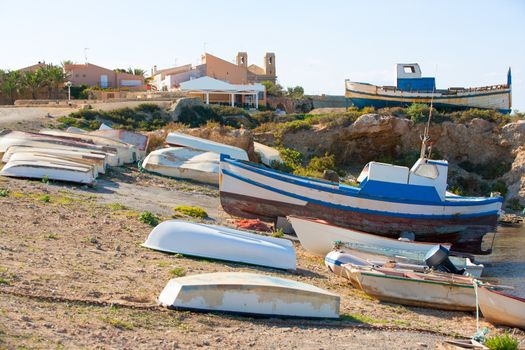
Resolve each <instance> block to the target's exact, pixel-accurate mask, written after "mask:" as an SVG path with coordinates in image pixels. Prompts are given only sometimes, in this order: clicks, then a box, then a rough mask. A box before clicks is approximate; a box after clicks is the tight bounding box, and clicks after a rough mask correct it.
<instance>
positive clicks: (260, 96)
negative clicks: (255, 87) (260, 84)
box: [258, 91, 264, 100]
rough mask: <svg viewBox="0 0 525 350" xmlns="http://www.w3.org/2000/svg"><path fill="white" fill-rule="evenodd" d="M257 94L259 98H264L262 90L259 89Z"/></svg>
mask: <svg viewBox="0 0 525 350" xmlns="http://www.w3.org/2000/svg"><path fill="white" fill-rule="evenodd" d="M258 95H259V96H258V98H259V100H264V92H262V91H259V93H258Z"/></svg>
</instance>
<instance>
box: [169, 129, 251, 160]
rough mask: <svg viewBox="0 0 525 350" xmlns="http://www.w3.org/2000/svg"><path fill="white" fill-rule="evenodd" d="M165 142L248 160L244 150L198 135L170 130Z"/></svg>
mask: <svg viewBox="0 0 525 350" xmlns="http://www.w3.org/2000/svg"><path fill="white" fill-rule="evenodd" d="M166 143H168V144H169V145H171V146H184V147H189V148H193V149H196V150H200V151H206V152H213V153H217V154H226V155H228V156H230V157H232V158H234V159H240V160H248V153H246V151H245V150H243V149H241V148H239V147H234V146H230V145H225V144H223V143H219V142H215V141H211V140H206V139H203V138H200V137H195V136H191V135H186V134H183V133H180V132H175V131H174V132H171V133H169V134H168V136H167V137H166Z"/></svg>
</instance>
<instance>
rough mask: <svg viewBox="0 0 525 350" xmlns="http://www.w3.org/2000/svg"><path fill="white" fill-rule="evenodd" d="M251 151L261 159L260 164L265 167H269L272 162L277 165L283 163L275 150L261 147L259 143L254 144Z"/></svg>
mask: <svg viewBox="0 0 525 350" xmlns="http://www.w3.org/2000/svg"><path fill="white" fill-rule="evenodd" d="M253 149H254V151H255V153H257V154H258V155H259V157H260V158H261V163H263V164H265V165H268V166H270V165H272V163H274V162H277V163H282V162H283V160H282V158H281V153H280V152H279V151H278V150H276V149H275V148H272V147H270V146H266V145H263V144H262V143H259V142H254V143H253Z"/></svg>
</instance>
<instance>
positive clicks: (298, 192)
mask: <svg viewBox="0 0 525 350" xmlns="http://www.w3.org/2000/svg"><path fill="white" fill-rule="evenodd" d="M447 171H448V163H447V161H444V160H439V161H438V160H430V159H427V158H425V157H423V158H420V159H419V160H418V161H417V162H416V163H415V164H414V166H413V167H412V168H410V169H409V168H408V167H402V166H395V165H391V164H385V163H379V162H370V163H368V164H367V165H366V166H365V167H364V169H363V171H362V172H361V174H360V176H359V177H358V182H359V186H349V185H346V184H339V183H333V182H327V181H323V180H319V179H312V178H307V177H302V176H296V175H291V174H287V173H283V172H279V171H276V170H273V169H269V168H265V167H263V166H260V165H257V164H254V163H250V162H246V161H241V160H236V159H231V158H229V157H228V156H226V155H221V163H220V183H219V191H220V200H221V204H222V207H223V208H224V210H225V211H226V212H227V213H229V214H231V215H235V216H239V217H244V218H259V219H265V220H274V219H276V218H277V217H280V216H281V217H286V216H289V215H295V216H302V217H315V218H317V219H321V220H326V221H328V222H330V223H331V224H334V225H337V226H342V227H350V228H353V229H355V230H360V231H364V232H368V233H374V234H378V235H383V236H387V237H394V238H398V237H400V235H402V234H404V233H406V232H411V233H413V234H414V236H415V239H416V240H418V241H424V242H450V243H452V249H453V250H454V251H458V252H468V253H472V254H488V253H490V250H483V249H482V240H483V236H484V235H485V234H486V233H488V232H494V231H495V230H496V226H497V220H498V215H499V213H500V210H501V205H502V202H503V198H502V197H500V196H495V197H488V198H487V197H463V196H457V195H454V194H451V193H449V192H447V191H446V189H447ZM319 234H323V232H319Z"/></svg>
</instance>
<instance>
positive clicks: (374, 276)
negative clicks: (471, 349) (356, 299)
mask: <svg viewBox="0 0 525 350" xmlns="http://www.w3.org/2000/svg"><path fill="white" fill-rule="evenodd" d="M343 273H344V274H345V276H346V277H347V278H348V279H349V280H350V281H352V282H353V283H355V286H357V287H358V288H359V289H361V290H363V291H364V292H365V293H366V294H368V295H369V296H371V297H373V298H376V299H379V300H381V301H386V302H391V303H396V304H402V305H411V306H419V307H429V308H434V309H442V310H458V311H473V310H475V309H476V295H475V292H474V285H473V279H472V278H470V277H465V276H459V275H453V274H439V273H435V272H432V273H419V272H414V271H410V270H403V269H392V268H385V267H383V268H374V267H372V268H369V267H360V266H355V265H343Z"/></svg>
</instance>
